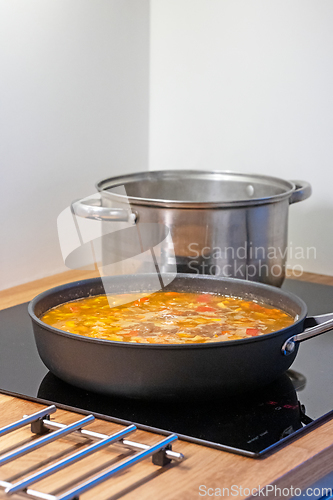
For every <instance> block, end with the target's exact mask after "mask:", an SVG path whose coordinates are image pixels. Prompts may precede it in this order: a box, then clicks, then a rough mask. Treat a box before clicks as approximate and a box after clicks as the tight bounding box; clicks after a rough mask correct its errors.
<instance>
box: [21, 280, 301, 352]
mask: <svg viewBox="0 0 333 500" xmlns="http://www.w3.org/2000/svg"><path fill="white" fill-rule="evenodd" d="M165 274H166V273H165ZM134 276H136V277H138V276H139V275H134ZM141 276H149V275H144V274H142V275H141ZM125 277H128V278H129V277H132V278H133V275H132V276H131V275H123V276H122V278H125ZM113 278H119V276H114V277H113ZM176 278H183V279H184V278H185V279H199V280H202V279H208V280H214V281H219V282H222V283H238V284H242V285H243V286H245V287H249V286H251V285H252V286H254V287H255V288H258V289H262V290H265V289H268V290H271V291H273V290H274V292H276V293H278V294H279V295H280V296H283V297H285V298H288V299H290V300H292V301H293V302H294V303H296V304H297V305H298V306H299V307H300V308H301V313H300V314H299V316H298V318H297V319H296V320H295V321H294V323H292V324H291V325H290V326H288V327H286V328H283V329H282V330H277V331H275V332H271V333H267V334H264V335H260V336H258V337H251V338H245V339H237V340H225V341H217V342H204V343H193V344H192V343H184V344H144V343H136V342H123V341H119V340H107V339H98V338H92V337H86V336H84V335H80V334H77V333H70V332H66V331H64V330H60V329H59V328H55V327H52V326H50V325H48V324H47V323H44V322H43V321H42V320H41V319H40V318H39V317H38V316H37V315H36V314H35V307H36V305H37V304H38V303H39V302H40V301H41V300H43V299H44V298H46V297H47V296H49V295H51V294H55V293H57V292H62V291H65V290H68V289H71V288H73V289H74V288H76V287H79V286H82V285H89V284H93V283H96V282H99V281H101V278H100V277H96V278H89V279H86V280H78V281H73V282H70V283H65V284H63V285H58V286H56V287H53V288H50V289H48V290H45V291H43V292H41V293H40V294H38V295H36V296H35V297H34V298H33V299H32V300H31V301H30V302H29V304H28V313H29V316H30V318H31V320H32V321H33V322H35V323H36V324H37V325H39V326H40V327H41V328H43V329H44V330H47V331H49V332H50V333H53V334H56V335H61V336H63V337H66V338H69V339H72V340H77V341H84V342H90V343H92V344H102V345H109V346H117V347H122V348H129V347H133V348H135V349H136V348H140V349H147V348H150V349H157V350H159V349H163V350H166V349H189V348H190V349H201V348H205V349H208V348H213V347H214V348H216V347H223V346H225V347H227V346H233V345H244V344H247V343H253V342H263V341H265V340H268V339H270V338H272V337H278V336H279V335H281V336H284V335H285V334H287V333H288V332H289V331H290V330H294V329H295V328H297V326H298V325H300V324H301V323H303V322H304V320H305V318H306V317H307V306H306V304H305V302H304V301H303V300H302V299H301V298H300V297H298V296H297V295H295V294H294V293H291V292H287V291H285V290H281V289H279V288H277V287H274V286H271V285H267V284H264V283H259V282H253V281H248V280H242V279H238V278H226V277H221V276H211V275H204V274H185V273H179V274H177V276H176ZM96 295H99V294H96ZM100 295H102V294H100ZM87 297H88V295H87ZM82 298H84V297H82ZM66 302H70V301H69V300H66V301H64V302H63V303H66ZM286 336H287V335H286Z"/></svg>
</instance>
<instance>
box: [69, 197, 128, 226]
mask: <svg viewBox="0 0 333 500" xmlns="http://www.w3.org/2000/svg"><path fill="white" fill-rule="evenodd" d="M71 209H72V212H73V213H74V214H75V215H78V216H79V217H84V218H86V219H93V220H100V221H105V222H110V221H118V222H130V223H132V224H135V222H136V219H137V214H135V213H133V212H132V211H131V210H130V209H128V210H126V209H125V208H108V207H103V206H102V204H101V200H100V199H99V198H92V199H89V200H88V201H83V200H77V201H74V202H73V203H72V206H71Z"/></svg>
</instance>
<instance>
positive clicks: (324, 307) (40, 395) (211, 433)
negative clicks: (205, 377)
mask: <svg viewBox="0 0 333 500" xmlns="http://www.w3.org/2000/svg"><path fill="white" fill-rule="evenodd" d="M283 288H284V289H285V290H289V291H291V292H293V293H296V294H297V295H298V296H300V297H301V298H302V299H303V300H304V301H305V302H306V303H307V305H308V310H309V315H314V314H322V313H326V312H331V311H333V287H331V286H326V285H318V284H313V283H305V282H300V281H295V280H286V282H285V284H284V286H283ZM332 355H333V331H330V332H328V333H326V334H323V335H321V336H319V337H316V338H314V339H310V340H308V341H306V342H304V343H302V344H301V345H300V349H299V353H298V355H297V358H296V360H295V362H294V364H293V365H292V367H291V370H289V371H288V372H287V373H286V374H284V375H283V376H281V377H280V378H279V379H278V380H276V381H275V382H274V383H272V384H271V385H270V386H268V387H266V388H265V389H260V390H258V391H256V392H252V393H250V394H246V395H241V396H240V395H238V396H236V395H235V396H234V397H228V398H227V399H226V398H223V397H220V396H219V395H216V397H215V398H214V399H213V400H209V401H200V400H197V401H187V402H186V401H183V400H181V401H179V400H178V401H173V400H168V401H164V402H156V401H155V402H154V401H149V402H148V401H143V400H130V399H125V398H124V399H123V398H119V397H110V396H103V395H100V394H95V393H92V392H88V391H85V390H82V389H77V388H75V387H73V386H71V385H69V384H67V383H65V382H62V381H61V380H59V379H58V378H57V377H55V376H54V375H53V374H51V373H50V372H49V371H48V370H47V368H46V367H45V366H44V365H43V363H42V361H41V360H40V358H39V355H38V353H37V349H36V347H35V342H34V338H33V333H32V326H31V322H30V318H29V316H28V313H27V304H21V305H19V306H15V307H12V308H9V309H5V310H3V311H0V392H1V391H2V392H5V393H9V394H13V395H18V396H21V397H24V398H27V399H32V400H38V401H43V402H47V403H49V402H51V403H55V404H57V405H58V406H61V407H66V408H67V407H70V408H75V409H79V410H80V411H83V412H89V413H93V414H95V415H98V416H103V417H104V418H107V419H110V420H113V421H117V422H120V423H122V422H123V423H128V422H134V423H135V424H137V425H138V427H140V428H143V429H149V430H158V432H161V433H169V432H175V433H177V434H178V435H179V436H180V437H181V438H183V439H186V440H190V441H193V442H196V443H199V444H204V445H207V446H213V447H215V448H220V449H223V450H227V451H231V452H234V453H240V454H243V455H247V456H251V457H259V456H262V455H263V454H264V453H266V452H268V451H272V450H273V449H275V448H276V447H277V446H279V445H282V444H284V443H286V442H288V440H290V439H293V438H295V437H297V436H298V435H299V434H301V433H303V432H306V431H308V430H311V429H312V428H313V427H314V426H315V425H318V424H320V423H321V422H323V421H324V420H325V419H328V418H330V417H331V415H332V414H333V383H332V382H333V364H332Z"/></svg>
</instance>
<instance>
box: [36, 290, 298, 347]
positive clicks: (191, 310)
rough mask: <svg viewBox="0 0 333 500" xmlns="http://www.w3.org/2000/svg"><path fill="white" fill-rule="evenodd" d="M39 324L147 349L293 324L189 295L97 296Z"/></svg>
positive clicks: (259, 310)
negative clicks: (143, 345)
mask: <svg viewBox="0 0 333 500" xmlns="http://www.w3.org/2000/svg"><path fill="white" fill-rule="evenodd" d="M124 301H127V303H125V304H124ZM111 306H112V307H111ZM41 320H42V321H44V322H45V323H47V324H48V325H51V326H53V327H55V328H59V329H60V330H64V331H66V332H70V333H74V334H79V335H84V336H86V337H92V338H97V339H105V340H113V341H122V342H136V343H145V344H188V343H207V342H220V341H227V340H238V339H245V338H252V337H257V336H260V335H265V334H267V333H271V332H274V331H277V330H281V329H282V328H286V327H287V326H290V325H292V324H293V323H294V318H293V317H292V316H290V315H289V314H287V313H286V312H284V311H282V310H280V309H276V308H274V307H272V306H269V305H267V304H263V303H258V302H255V301H249V300H244V299H241V298H237V297H231V296H222V295H218V294H210V293H204V294H202V293H187V292H156V293H152V294H151V295H146V294H143V293H142V294H138V293H136V294H119V295H112V296H111V295H108V296H106V295H98V296H93V297H88V298H84V299H80V300H77V301H72V302H67V303H66V304H62V305H60V306H57V307H55V308H53V309H50V310H49V311H47V312H46V313H45V314H44V315H43V316H42V317H41Z"/></svg>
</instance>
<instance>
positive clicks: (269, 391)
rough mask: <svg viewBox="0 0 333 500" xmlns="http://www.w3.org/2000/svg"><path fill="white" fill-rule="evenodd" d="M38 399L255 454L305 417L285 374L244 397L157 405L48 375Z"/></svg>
mask: <svg viewBox="0 0 333 500" xmlns="http://www.w3.org/2000/svg"><path fill="white" fill-rule="evenodd" d="M298 377H299V376H298ZM293 378H294V379H295V374H293ZM38 398H41V399H44V400H47V401H55V402H57V403H61V404H63V405H66V406H74V407H77V408H81V409H85V410H87V411H94V412H97V413H101V414H103V415H111V416H112V417H115V418H119V419H122V420H129V421H133V422H135V423H138V424H141V425H146V426H150V427H155V428H159V429H164V430H167V431H172V432H176V433H177V434H182V435H189V436H192V437H195V438H197V439H202V440H207V441H212V442H218V443H223V444H224V445H226V446H232V447H235V448H241V449H245V450H248V451H250V452H253V453H258V452H259V451H260V450H262V449H263V448H267V447H269V446H271V445H272V444H274V443H275V442H276V441H279V440H280V439H282V438H284V437H286V436H287V435H290V434H291V433H293V432H294V431H296V430H297V429H301V428H302V422H303V418H304V410H303V409H302V407H301V405H300V404H299V402H298V399H297V394H296V390H295V388H294V385H293V382H292V380H291V378H290V377H289V376H288V375H286V374H284V375H283V376H282V377H280V378H279V379H278V380H277V381H275V382H274V383H273V384H271V385H270V386H268V387H266V388H265V389H264V390H261V391H259V392H258V393H251V394H250V395H249V396H248V397H244V396H243V397H241V398H239V397H238V398H228V399H223V398H218V397H216V398H215V399H214V400H213V401H192V402H191V401H186V402H185V401H179V400H176V401H170V400H169V401H165V402H161V401H159V402H156V401H142V400H133V399H127V398H119V397H109V396H102V395H100V394H95V393H92V392H88V391H85V390H82V389H78V388H76V387H73V386H71V385H69V384H67V383H65V382H63V381H61V380H60V379H58V378H57V377H55V376H54V375H53V374H52V373H48V374H47V375H46V376H45V378H44V379H43V381H42V383H41V385H40V388H39V391H38Z"/></svg>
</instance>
